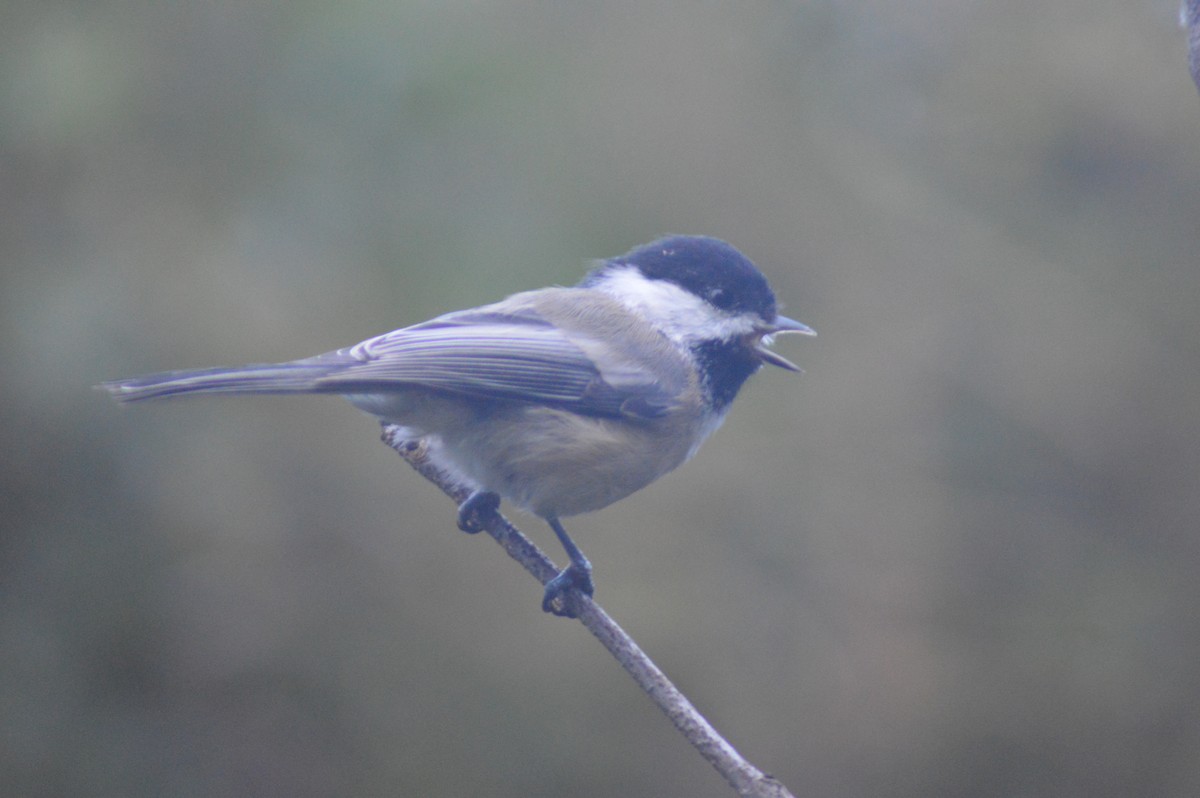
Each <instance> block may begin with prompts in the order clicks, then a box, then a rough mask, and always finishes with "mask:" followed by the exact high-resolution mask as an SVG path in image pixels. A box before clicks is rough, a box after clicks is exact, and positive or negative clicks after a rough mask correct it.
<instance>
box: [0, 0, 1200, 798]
mask: <svg viewBox="0 0 1200 798" xmlns="http://www.w3.org/2000/svg"><path fill="white" fill-rule="evenodd" d="M0 16H2V17H3V19H4V24H3V26H2V31H0V373H2V374H3V379H2V380H0V419H3V421H2V424H0V446H2V449H3V453H4V456H3V458H2V463H0V524H2V530H0V792H2V793H3V794H4V795H6V796H74V795H80V796H82V795H87V796H208V795H287V796H329V795H363V796H366V795H403V796H442V795H445V796H463V795H488V796H551V795H553V796H561V795H570V796H613V795H647V796H649V795H653V796H668V797H673V796H695V795H727V794H731V793H730V792H729V791H728V788H727V787H726V786H725V785H724V783H723V782H722V781H721V779H720V778H719V777H718V776H717V774H716V773H715V771H713V770H712V769H711V768H710V767H709V766H708V765H706V764H705V763H704V762H703V761H702V760H701V759H700V758H699V757H698V756H697V755H696V753H695V752H694V751H692V750H691V749H690V748H689V747H688V746H687V745H686V744H685V743H684V742H683V741H682V740H681V739H680V737H679V736H678V735H676V734H675V733H674V731H673V730H672V728H671V727H670V725H669V724H668V722H667V721H666V719H665V718H663V717H662V716H661V715H660V714H659V713H658V711H657V710H656V709H655V708H654V707H653V706H652V705H651V704H650V702H649V701H648V700H647V699H646V698H645V697H644V696H643V695H642V694H641V693H640V692H639V691H638V689H637V688H636V687H634V686H633V685H632V684H631V682H630V681H629V680H628V679H627V678H626V677H625V675H624V673H623V672H622V671H621V670H620V669H619V667H618V666H617V665H616V664H615V663H614V662H612V661H611V660H610V659H609V658H608V656H607V655H606V654H605V653H604V652H603V651H602V649H601V648H600V647H599V646H598V645H597V644H596V642H595V641H594V640H592V639H591V638H590V637H589V636H588V635H587V634H586V632H584V631H583V630H582V629H581V628H580V627H579V626H578V625H575V624H571V623H568V622H565V621H561V620H558V619H554V618H551V617H549V616H544V615H543V614H542V613H541V612H540V610H539V601H540V596H541V590H540V588H539V587H538V585H537V584H536V583H535V582H534V581H533V580H531V579H530V578H529V577H528V576H527V575H526V574H524V573H523V572H522V571H520V570H519V568H518V567H517V566H516V565H515V564H513V563H511V562H510V561H509V560H507V559H506V558H505V557H504V556H503V555H502V553H501V552H500V551H499V550H498V549H497V548H496V547H495V546H494V545H493V544H492V543H491V542H490V541H488V540H486V539H484V538H479V537H472V536H467V535H463V534H461V533H459V532H458V531H457V530H456V529H455V526H454V507H453V506H452V505H451V503H450V502H449V501H448V500H447V499H445V498H444V497H443V496H442V495H441V494H440V493H439V492H438V491H437V490H435V489H434V488H433V487H432V486H430V485H429V484H427V483H426V482H424V481H423V480H421V479H420V478H419V477H418V476H417V475H415V474H414V473H412V472H411V471H410V470H409V469H408V468H407V467H406V466H405V465H404V464H403V463H402V462H401V461H400V460H399V459H398V458H397V457H396V455H395V454H394V453H393V452H391V451H390V450H389V449H387V448H386V447H385V446H383V445H382V444H380V443H379V442H378V429H377V426H376V425H375V423H374V422H373V421H372V420H371V419H369V418H367V417H366V416H363V415H361V414H359V413H357V412H356V411H354V410H353V409H352V408H350V407H349V406H348V405H345V404H344V403H341V402H340V401H339V400H336V399H332V398H312V397H300V398H249V399H246V398H242V399H228V398H209V399H196V400H192V401H180V402H168V403H163V404H156V405H144V406H139V407H134V408H119V407H117V406H115V405H114V404H113V403H112V402H110V401H109V400H108V399H107V398H106V397H104V396H103V395H101V394H99V393H97V392H95V391H93V389H92V387H91V386H92V385H94V384H95V383H97V382H99V381H100V380H103V379H106V378H114V377H119V376H127V375H130V374H136V373H140V372H145V371H153V370H161V369H170V368H184V367H194V366H208V365H228V364H237V363H244V362H255V361H270V360H284V359H292V358H296V357H301V356H306V355H310V354H314V353H317V352H322V351H326V350H329V349H333V348H336V347H339V346H343V345H347V344H351V343H354V342H356V341H358V340H360V339H362V338H365V337H367V336H370V335H374V334H376V333H380V332H383V331H386V330H389V329H392V328H395V327H399V326H403V325H407V324H411V323H415V322H418V321H422V320H424V319H426V318H428V317H430V316H432V315H435V314H438V313H442V312H445V311H449V310H454V309H458V308H462V307H468V306H471V305H475V304H480V303H483V302H487V301H492V300H495V299H498V298H500V297H502V296H504V295H506V294H509V293H512V292H515V291H518V290H523V289H527V288H533V287H538V286H542V285H547V284H551V283H560V284H569V283H573V282H575V281H576V280H577V279H578V278H579V277H580V276H581V275H582V274H583V272H584V270H585V268H586V266H587V260H588V259H590V258H596V257H605V256H612V255H617V254H620V253H622V252H624V251H626V250H627V249H629V248H630V247H632V246H633V245H636V244H639V243H642V242H644V241H648V240H650V239H652V238H654V237H656V236H658V235H660V234H662V233H667V232H673V233H704V234H709V235H715V236H719V237H722V238H725V239H727V240H729V241H731V242H732V243H734V244H735V245H736V246H738V247H739V248H740V249H742V251H743V252H745V253H746V254H747V255H748V256H750V257H751V258H752V259H753V260H755V262H756V263H758V265H759V266H760V267H761V268H762V270H763V271H764V272H765V273H767V275H768V276H769V278H770V279H771V281H772V283H773V284H774V286H775V288H776V291H777V293H778V294H779V296H780V298H781V299H782V300H783V302H784V304H785V305H786V308H787V313H788V314H789V315H792V316H794V317H796V318H799V319H801V320H803V321H805V322H807V323H809V324H811V325H812V326H814V327H815V328H816V329H818V330H819V331H820V337H819V338H817V339H814V340H801V339H794V338H793V339H783V340H781V341H780V342H779V343H778V344H777V348H778V349H779V351H780V352H781V353H782V354H784V355H785V356H787V357H789V358H792V359H794V360H796V361H798V362H799V363H800V364H802V365H803V366H804V367H805V368H806V369H807V374H805V375H804V376H803V377H799V378H797V377H795V376H794V375H789V374H786V373H783V372H780V371H778V370H771V371H770V372H768V373H763V374H760V375H759V376H758V377H756V378H755V379H754V380H753V381H752V382H751V383H750V384H749V385H748V386H747V388H746V389H745V390H744V392H743V394H742V396H741V398H740V399H739V401H738V403H737V404H736V405H735V406H734V410H733V412H732V413H731V416H730V418H729V420H728V421H727V423H726V424H725V426H724V428H723V429H722V430H721V431H720V432H719V433H718V434H717V435H716V436H715V437H714V438H713V439H712V440H711V441H710V442H709V444H708V445H707V447H706V448H705V449H704V450H703V451H702V452H701V454H700V455H699V456H698V457H697V458H696V459H695V460H694V461H692V462H691V463H690V464H688V465H687V466H686V467H685V468H683V469H680V470H679V471H677V472H675V473H674V474H672V475H670V476H669V477H667V478H665V479H663V480H662V481H661V482H659V483H657V484H655V485H654V486H653V487H651V488H649V489H647V490H645V491H643V492H641V493H639V494H637V495H636V496H634V497H632V498H630V499H628V500H626V501H624V502H623V503H621V504H618V505H616V506H613V507H611V508H609V509H607V510H605V511H603V512H601V513H598V514H595V515H591V516H586V517H582V518H578V519H575V520H574V521H573V522H572V523H571V524H569V527H570V528H571V530H572V531H573V533H574V535H575V537H576V539H577V540H578V541H580V543H581V545H582V547H583V548H584V550H585V551H586V552H587V553H588V555H589V556H590V557H591V559H592V561H593V563H594V564H595V566H596V578H597V582H598V591H597V598H598V600H600V602H601V603H602V604H603V605H604V606H605V607H606V608H607V609H608V610H609V611H610V612H611V613H612V614H613V615H614V616H615V617H616V618H617V619H618V620H619V621H620V622H621V623H623V624H625V625H626V626H627V628H628V629H629V631H630V632H631V633H632V634H633V635H634V636H635V637H636V638H637V639H638V641H639V642H640V643H641V645H642V646H643V647H644V648H645V649H646V650H647V651H648V652H649V653H650V654H651V655H652V656H653V657H655V658H656V660H657V661H658V662H659V664H660V665H661V666H662V667H663V668H664V669H665V670H666V671H667V672H668V674H670V675H671V676H672V677H674V678H675V679H676V680H677V682H678V683H679V685H680V687H681V688H682V689H683V690H684V691H685V692H686V693H687V694H688V695H689V696H690V697H691V698H692V700H693V701H694V702H695V703H696V704H697V705H698V706H699V708H700V709H701V710H702V711H703V712H705V713H706V714H707V715H708V717H709V718H710V719H711V720H712V721H713V722H714V723H715V724H716V726H717V727H718V728H720V729H721V730H722V731H723V732H724V733H725V734H726V735H727V736H728V737H729V739H730V741H731V742H732V743H733V744H734V745H735V746H737V747H738V748H739V749H740V750H741V751H742V752H743V753H744V754H745V755H746V756H747V757H748V758H749V759H750V760H752V761H753V762H755V763H756V764H757V765H759V766H760V767H762V768H763V769H764V770H767V771H769V772H771V773H774V774H776V775H777V776H778V777H779V778H781V779H782V780H783V781H784V782H785V783H786V784H787V785H789V787H790V788H791V789H792V790H793V791H794V792H795V793H796V794H797V795H847V796H855V795H887V796H1018V795H1019V796H1085V795H1086V796H1106V795H1111V796H1127V795H1139V796H1192V795H1196V794H1200V579H1198V578H1197V572H1198V570H1200V535H1198V534H1197V532H1198V530H1200V522H1198V519H1200V476H1198V475H1200V413H1198V411H1200V343H1198V342H1200V312H1198V311H1197V303H1198V302H1200V279H1198V277H1200V274H1198V266H1200V264H1198V263H1197V253H1198V252H1200V95H1198V94H1197V91H1196V87H1195V85H1193V84H1192V82H1191V80H1190V78H1189V76H1188V72H1187V61H1186V51H1185V36H1184V34H1183V32H1182V31H1180V30H1179V29H1178V26H1177V21H1176V6H1175V4H1174V2H1173V0H1154V2H1145V3H1131V2H1128V1H1127V0H1064V2H1059V3H1055V4H1047V3H1043V2H1028V1H1027V0H1017V1H1015V2H1006V3H982V2H972V1H971V0H916V2H908V3H899V4H897V3H885V2H878V1H875V0H872V1H870V2H859V3H848V2H842V1H840V0H814V1H813V2H803V3H787V2H760V3H695V4H681V3H674V4H662V3H654V2H651V3H645V2H638V3H633V2H614V3H605V4H559V3H550V2H533V1H532V0H509V1H506V2H497V3H472V2H449V3H446V2H437V3H434V2H405V1H403V0H401V1H399V2H347V3H338V4H329V3H312V2H292V3H273V2H266V1H265V0H249V1H248V2H247V1H246V0H239V1H238V2H233V1H232V0H194V1H192V2H187V3H136V2H118V1H117V0H98V1H93V2H86V3H83V2H60V1H51V2H38V3H30V2H16V1H14V0H10V1H9V2H7V3H4V4H3V7H2V8H0ZM514 520H516V521H517V522H518V523H519V524H521V525H522V526H524V527H525V528H526V529H527V530H528V531H529V532H530V533H531V534H532V535H533V536H534V537H535V538H536V539H537V540H538V541H539V542H540V543H542V544H543V545H544V546H545V547H546V549H547V551H549V552H551V553H552V554H553V556H554V557H555V558H556V559H559V560H561V552H560V550H559V548H558V547H557V545H554V541H553V538H552V536H551V535H550V534H549V532H548V530H547V529H546V528H545V525H544V524H542V523H540V522H537V521H536V520H535V519H530V518H528V517H523V516H520V515H514Z"/></svg>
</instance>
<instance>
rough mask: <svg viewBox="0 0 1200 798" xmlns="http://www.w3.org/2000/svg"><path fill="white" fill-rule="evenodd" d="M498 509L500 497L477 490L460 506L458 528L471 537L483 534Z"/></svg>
mask: <svg viewBox="0 0 1200 798" xmlns="http://www.w3.org/2000/svg"><path fill="white" fill-rule="evenodd" d="M498 509H500V497H499V496H498V495H497V494H495V493H492V492H491V491H486V490H477V491H475V492H474V493H472V494H471V495H470V496H468V497H467V498H466V501H464V502H463V503H462V504H460V505H459V506H458V528H459V529H461V530H462V531H463V532H466V533H468V534H471V535H474V534H476V533H478V532H482V531H483V530H484V528H485V527H487V525H488V523H490V522H491V520H492V518H493V517H495V515H496V511H497V510H498Z"/></svg>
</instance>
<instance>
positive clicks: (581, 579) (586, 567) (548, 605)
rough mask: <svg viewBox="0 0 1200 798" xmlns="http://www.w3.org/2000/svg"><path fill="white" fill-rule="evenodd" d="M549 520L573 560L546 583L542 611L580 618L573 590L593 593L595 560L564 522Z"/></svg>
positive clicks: (554, 519) (547, 520)
mask: <svg viewBox="0 0 1200 798" xmlns="http://www.w3.org/2000/svg"><path fill="white" fill-rule="evenodd" d="M468 501H469V500H468ZM546 522H547V523H549V524H550V528H551V529H553V530H554V534H555V535H557V536H558V540H559V542H560V543H562V546H563V549H565V550H566V552H567V558H568V559H570V561H571V563H570V565H568V566H567V567H566V568H564V569H562V571H561V572H559V574H558V576H556V577H554V578H553V579H551V580H550V581H549V582H547V583H546V593H545V595H544V596H543V598H542V611H543V612H551V613H554V614H555V615H560V616H562V617H564V618H578V617H579V611H578V599H577V596H576V595H573V594H572V592H571V591H578V592H579V593H582V594H583V595H585V596H591V595H592V592H593V591H594V587H593V586H592V564H591V563H590V562H588V558H587V557H584V556H583V552H582V551H580V550H579V547H578V546H576V545H575V541H573V540H571V536H570V535H568V534H567V530H565V529H563V525H562V524H561V523H560V522H559V520H558V519H557V518H547V519H546Z"/></svg>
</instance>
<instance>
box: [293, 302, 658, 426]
mask: <svg viewBox="0 0 1200 798" xmlns="http://www.w3.org/2000/svg"><path fill="white" fill-rule="evenodd" d="M585 348H586V349H587V350H588V351H590V352H593V353H595V352H598V351H599V352H604V353H606V355H605V357H604V358H603V360H604V361H605V362H604V363H601V364H598V363H597V362H596V360H594V359H593V358H592V357H589V355H588V354H587V353H585V351H584V350H585ZM598 359H599V358H598ZM314 360H318V361H324V362H325V363H328V364H329V365H334V366H336V367H335V368H333V369H331V371H330V372H328V373H327V374H326V376H323V377H321V378H320V379H319V380H318V382H317V388H318V390H325V391H336V392H339V393H350V392H355V393H357V392H363V393H372V392H386V391H389V390H397V389H401V388H405V387H411V386H421V387H424V388H429V389H433V390H439V391H447V392H449V393H454V394H459V395H464V396H470V397H477V398H481V399H499V400H505V401H515V402H528V403H533V404H550V405H555V406H559V407H563V408H565V409H569V410H571V411H573V412H577V413H583V414H588V415H599V416H613V417H641V418H653V417H656V416H659V415H662V414H663V413H665V412H667V411H668V410H669V409H670V408H671V407H673V406H674V404H675V396H674V395H673V393H672V392H671V391H669V390H667V389H666V388H664V387H663V386H662V385H660V383H659V382H658V381H657V380H656V379H655V377H654V375H653V374H651V373H649V372H648V371H647V369H646V368H645V367H644V366H643V365H642V364H641V363H638V362H636V361H635V360H634V359H632V358H629V357H620V356H618V355H617V354H616V353H610V352H609V348H608V347H606V346H604V345H603V342H602V341H597V340H596V339H594V338H590V337H587V336H583V335H581V334H579V333H578V332H570V333H568V332H564V331H563V330H561V329H560V328H558V327H557V326H555V325H553V324H551V323H549V322H547V321H546V320H545V319H544V318H542V317H541V316H540V315H538V314H537V313H536V312H535V311H533V310H531V309H528V308H522V309H518V310H514V311H500V310H492V309H490V308H481V309H478V310H468V311H459V312H457V313H450V314H447V315H445V316H439V317H438V318H436V319H432V320H431V321H427V322H425V323H423V324H418V325H415V326H413V327H406V328H404V329H400V330H395V331H393V332H390V333H385V334H383V335H380V336H378V337H376V338H371V339H369V340H366V341H363V342H362V343H360V344H358V345H356V346H353V347H350V348H348V349H342V350H339V351H337V352H331V353H329V354H327V355H322V356H320V358H317V359H314Z"/></svg>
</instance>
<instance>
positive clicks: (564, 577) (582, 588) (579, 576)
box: [542, 559, 595, 618]
mask: <svg viewBox="0 0 1200 798" xmlns="http://www.w3.org/2000/svg"><path fill="white" fill-rule="evenodd" d="M593 592H595V586H594V585H593V584H592V566H591V563H589V562H588V561H587V560H586V559H581V560H579V561H573V562H572V563H571V564H570V565H568V566H567V567H566V568H564V569H562V571H560V572H559V574H558V575H557V576H555V577H554V578H553V579H551V580H550V581H549V582H547V583H546V593H545V595H544V596H543V598H542V612H549V613H551V614H554V615H557V616H559V617H560V618H578V617H579V610H580V608H581V605H582V602H581V600H580V596H587V597H589V598H591V595H592V593H593Z"/></svg>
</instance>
